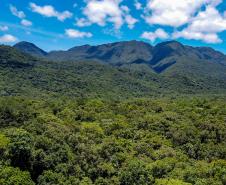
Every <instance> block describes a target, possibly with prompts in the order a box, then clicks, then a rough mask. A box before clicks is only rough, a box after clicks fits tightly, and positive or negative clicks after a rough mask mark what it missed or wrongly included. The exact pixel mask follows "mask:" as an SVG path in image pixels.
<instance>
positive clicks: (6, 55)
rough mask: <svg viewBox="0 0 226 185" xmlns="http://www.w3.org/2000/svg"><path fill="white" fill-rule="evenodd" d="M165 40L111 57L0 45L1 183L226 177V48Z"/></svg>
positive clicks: (141, 182)
mask: <svg viewBox="0 0 226 185" xmlns="http://www.w3.org/2000/svg"><path fill="white" fill-rule="evenodd" d="M140 44H141V45H142V46H143V43H140ZM165 44H166V43H165ZM168 44H169V43H167V45H168ZM177 44H178V43H177ZM177 44H176V46H178V45H177ZM22 46H23V45H22ZM145 46H146V45H145ZM174 46H175V43H173V45H172V43H170V47H174ZM20 47H21V46H20ZM30 47H34V46H33V45H30ZM115 47H116V46H115ZM117 47H118V46H117ZM181 47H182V46H181ZM126 48H127V47H126ZM148 48H149V49H150V48H151V49H152V47H148ZM166 48H168V49H169V47H168V46H167V47H165V45H161V44H160V45H159V46H158V47H157V48H155V51H154V52H156V53H161V55H160V54H158V55H155V57H156V58H154V59H152V61H158V62H156V63H152V64H151V65H150V64H148V63H143V62H140V61H139V60H138V61H136V62H135V63H134V62H132V63H129V64H123V65H116V64H114V65H113V64H109V63H104V62H99V61H90V60H88V61H85V60H84V61H55V60H52V61H49V59H48V60H47V59H46V58H45V59H43V58H42V59H40V58H36V57H34V56H31V55H29V54H27V53H26V52H21V51H19V50H18V49H15V48H13V47H10V46H0V185H35V184H37V185H226V97H225V93H226V66H225V64H224V62H225V61H224V59H220V58H221V57H223V56H222V55H221V54H219V53H218V54H219V55H216V53H215V51H212V50H205V51H203V50H202V48H199V50H201V51H200V52H202V53H204V54H205V55H204V54H203V56H209V55H210V54H212V52H214V55H212V57H213V58H214V61H213V58H211V60H204V59H203V58H202V57H203V56H200V57H201V58H200V59H199V60H197V58H195V57H194V56H193V57H186V56H184V55H183V56H181V55H180V54H176V55H174V54H173V55H171V54H169V53H168V51H169V50H168V49H166ZM24 49H26V51H29V52H32V53H33V52H34V53H37V52H39V53H41V54H43V55H47V53H45V52H44V51H43V50H40V49H39V48H37V47H34V48H33V49H32V48H30V49H29V48H26V47H25V48H24ZM74 49H75V50H77V49H78V48H74ZM80 49H81V48H80ZM127 49H128V48H127ZM129 49H131V48H129ZM171 49H172V48H171ZM157 50H159V51H157ZM126 51H127V50H126ZM161 51H162V52H161ZM163 51H165V52H163ZM166 51H167V52H166ZM170 51H172V50H170ZM175 51H178V50H177V49H175ZM146 52H147V50H145V51H144V53H146ZM178 52H179V51H178ZM116 53H117V54H118V51H117V52H116ZM164 53H165V54H166V57H165V58H164V59H163V58H161V56H163V54H164ZM168 54H169V55H168ZM117 56H118V55H117ZM142 56H143V55H142ZM135 57H136V56H135ZM139 57H140V56H139ZM146 57H147V58H148V57H151V56H149V55H148V56H146ZM159 57H160V58H159ZM116 58H117V57H116ZM119 58H120V57H119ZM207 58H208V57H207ZM223 58H224V57H223ZM114 59H115V58H114ZM121 59H122V58H121ZM123 59H125V58H124V57H123ZM126 59H128V58H126ZM172 61H173V64H172V65H170V66H169V62H172ZM166 68H167V69H166Z"/></svg>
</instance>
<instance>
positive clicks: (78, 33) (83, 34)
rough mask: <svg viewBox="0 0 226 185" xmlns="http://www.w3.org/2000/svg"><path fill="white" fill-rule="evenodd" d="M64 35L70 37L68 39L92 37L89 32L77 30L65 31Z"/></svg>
mask: <svg viewBox="0 0 226 185" xmlns="http://www.w3.org/2000/svg"><path fill="white" fill-rule="evenodd" d="M65 34H66V35H67V36H68V37H70V38H84V37H87V38H90V37H92V36H93V35H92V33H90V32H81V31H79V30H74V29H66V30H65Z"/></svg>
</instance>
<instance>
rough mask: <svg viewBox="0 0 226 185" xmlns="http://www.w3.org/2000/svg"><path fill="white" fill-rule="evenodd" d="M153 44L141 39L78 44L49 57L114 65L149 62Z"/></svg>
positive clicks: (48, 56) (50, 54)
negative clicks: (140, 61) (93, 44)
mask: <svg viewBox="0 0 226 185" xmlns="http://www.w3.org/2000/svg"><path fill="white" fill-rule="evenodd" d="M152 48H153V47H152V46H151V45H149V44H147V43H144V42H139V41H126V42H116V43H111V44H103V45H99V46H90V45H84V46H78V47H73V48H71V49H69V50H68V51H54V52H50V53H49V54H48V55H47V58H48V59H53V60H56V59H57V60H61V61H75V60H92V61H93V60H95V61H100V62H104V63H108V64H112V65H123V64H130V63H136V62H138V61H139V60H142V61H144V62H146V61H147V62H148V61H150V60H151V59H152V52H151V51H152Z"/></svg>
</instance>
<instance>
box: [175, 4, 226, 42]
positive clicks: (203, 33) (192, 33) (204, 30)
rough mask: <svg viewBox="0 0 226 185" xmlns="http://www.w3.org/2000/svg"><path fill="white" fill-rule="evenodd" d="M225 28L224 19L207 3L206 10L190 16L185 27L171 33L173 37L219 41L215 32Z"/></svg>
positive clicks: (225, 21) (225, 20)
mask: <svg viewBox="0 0 226 185" xmlns="http://www.w3.org/2000/svg"><path fill="white" fill-rule="evenodd" d="M225 30H226V19H225V18H224V17H223V15H221V14H220V13H219V12H218V10H217V9H216V8H215V7H213V6H211V5H209V6H207V7H206V10H204V11H201V12H199V13H198V14H197V16H195V17H194V18H192V19H191V22H190V23H189V24H188V26H187V27H186V28H185V29H183V30H182V31H177V32H175V33H173V37H174V38H180V37H182V38H185V39H194V40H202V41H204V42H206V43H220V42H222V40H221V39H220V38H219V36H218V35H217V34H218V33H220V32H222V31H225Z"/></svg>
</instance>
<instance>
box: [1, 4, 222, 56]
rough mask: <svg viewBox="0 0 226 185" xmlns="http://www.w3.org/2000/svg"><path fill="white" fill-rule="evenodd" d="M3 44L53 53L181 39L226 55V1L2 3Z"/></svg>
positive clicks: (183, 41)
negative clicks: (29, 45) (87, 46)
mask: <svg viewBox="0 0 226 185" xmlns="http://www.w3.org/2000/svg"><path fill="white" fill-rule="evenodd" d="M0 10H1V11H0V43H1V44H9V45H13V44H15V43H16V42H19V41H23V40H25V41H29V42H33V43H35V44H36V45H38V46H39V47H41V48H43V49H45V50H47V51H50V50H59V49H63V50H65V49H69V48H70V47H73V46H76V45H84V44H90V45H98V44H103V43H109V42H117V41H124V40H142V41H146V42H149V43H150V44H152V45H155V44H157V43H158V42H162V41H166V40H178V41H180V42H182V43H184V44H187V45H192V46H210V47H213V48H215V49H217V50H220V51H222V52H224V53H226V1H225V0H170V1H169V0H64V1H59V0H41V1H40V0H30V1H27V0H1V1H0Z"/></svg>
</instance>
